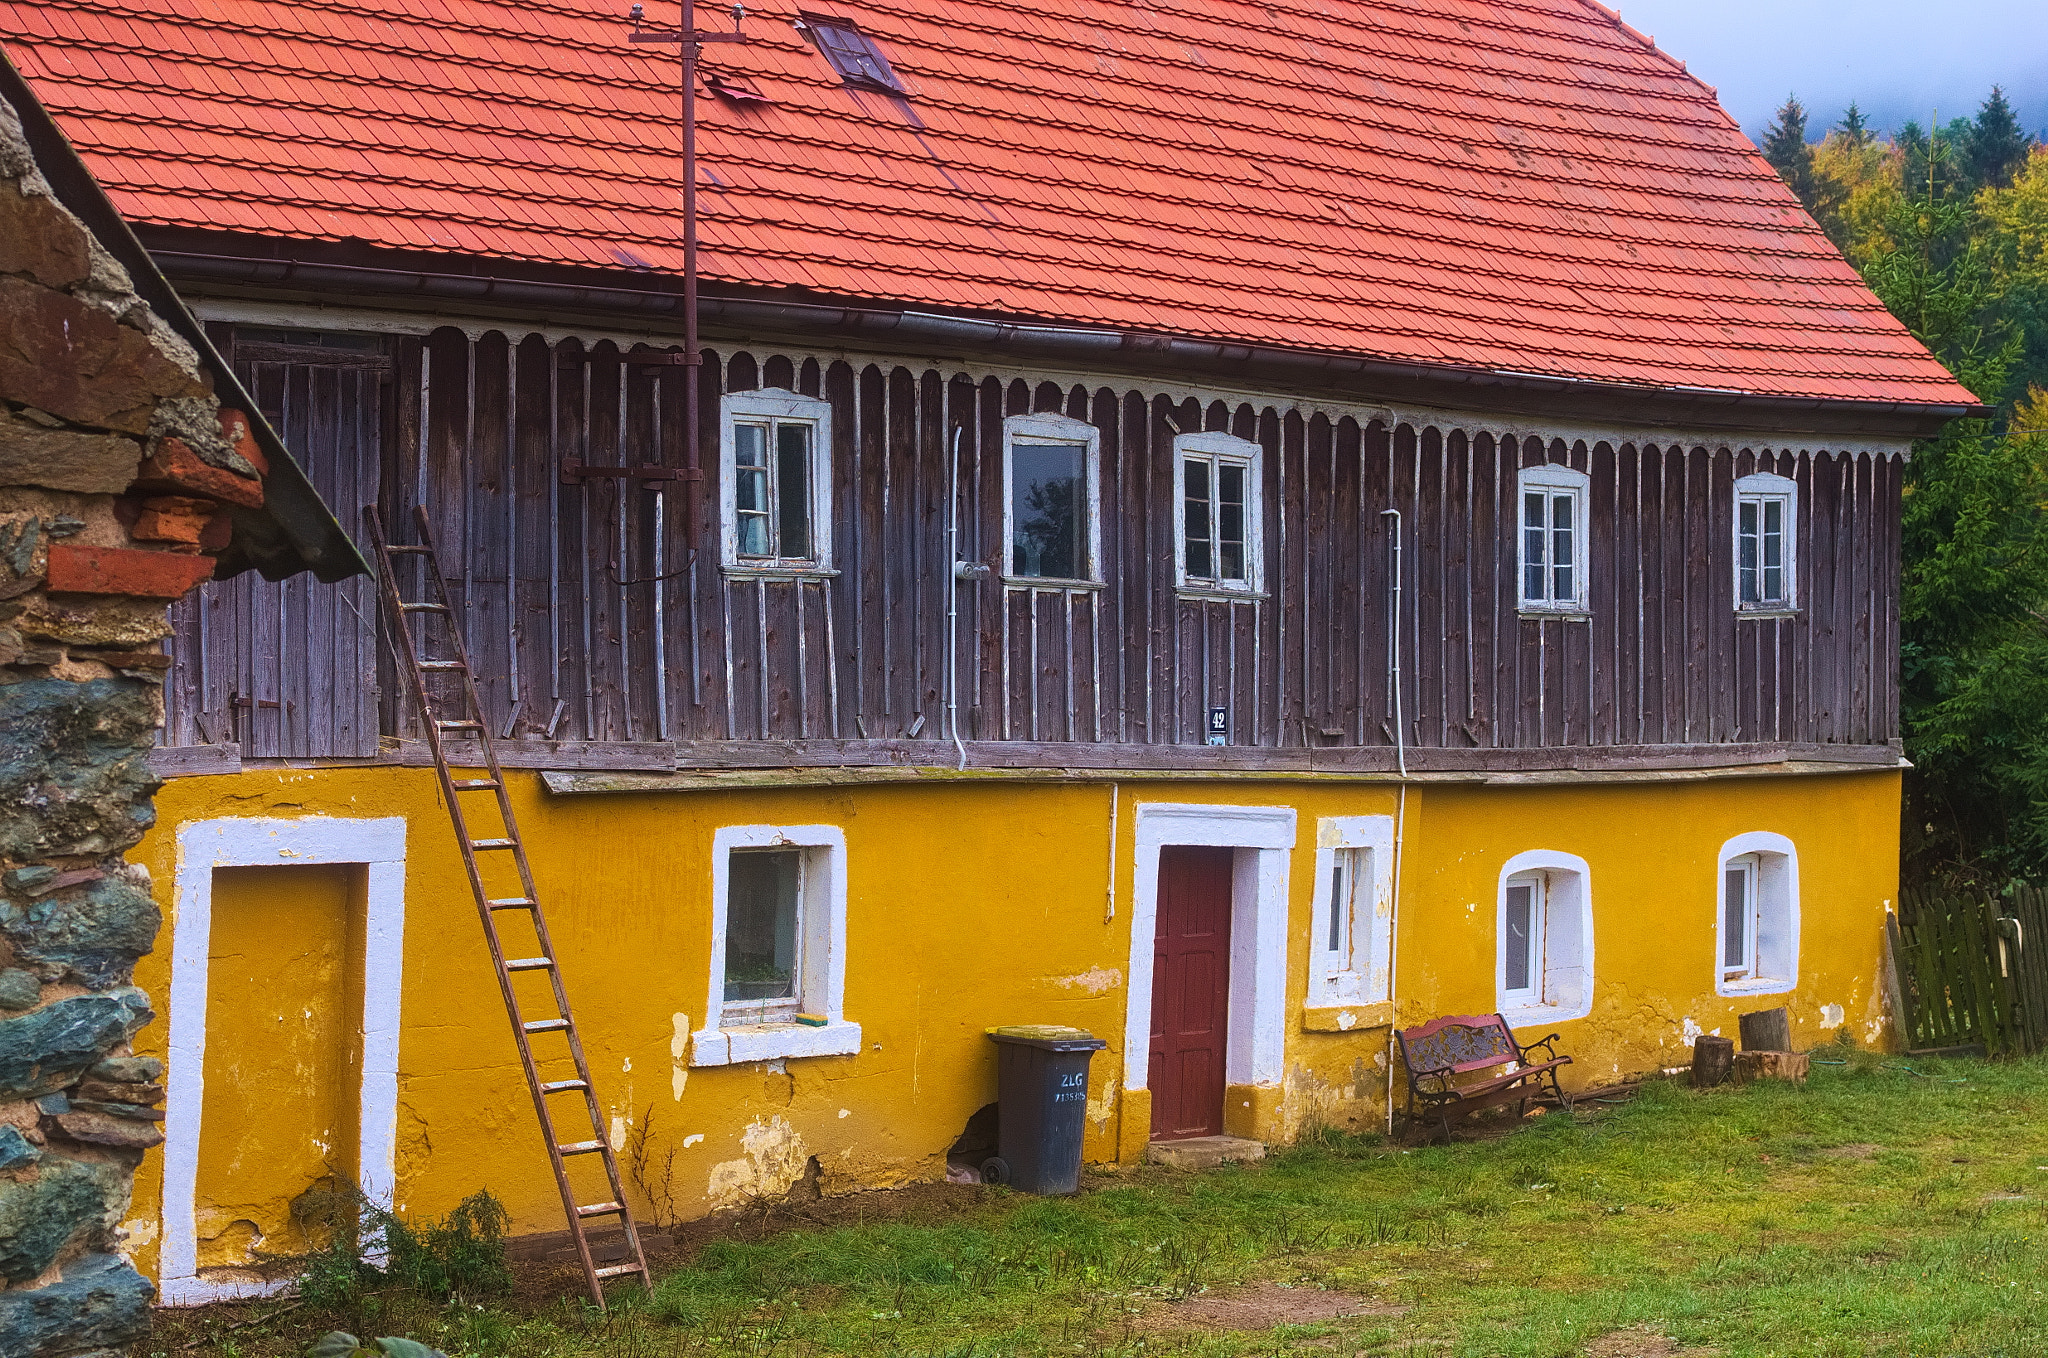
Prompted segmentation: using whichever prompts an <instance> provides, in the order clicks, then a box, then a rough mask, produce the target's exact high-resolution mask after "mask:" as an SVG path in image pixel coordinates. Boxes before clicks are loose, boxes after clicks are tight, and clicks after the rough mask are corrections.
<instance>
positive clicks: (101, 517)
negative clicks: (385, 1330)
mask: <svg viewBox="0 0 2048 1358" xmlns="http://www.w3.org/2000/svg"><path fill="white" fill-rule="evenodd" d="M264 471H265V468H264V466H263V465H262V457H261V454H260V453H258V451H257V449H256V445H255V442H254V440H253V439H252V438H251V437H250V435H249V430H248V425H247V421H246V420H245V419H244V418H243V417H242V416H241V415H239V414H237V413H235V412H232V411H226V412H224V411H222V410H221V409H220V407H219V405H218V403H217V402H216V401H215V399H214V397H213V394H212V391H211V383H210V381H209V379H208V378H207V377H206V375H205V368H204V367H203V365H202V364H201V362H200V360H199V356H198V355H197V354H196V353H195V352H194V351H193V350H192V348H191V346H190V345H188V344H187V343H186V342H185V341H184V340H183V339H181V338H180V337H179V336H178V335H177V334H176V333H175V332H173V331H172V330H171V329H170V328H169V327H168V326H166V325H165V324H164V322H163V321H162V319H161V318H160V317H158V316H157V315H156V314H155V313H154V312H153V311H152V310H151V309H150V308H149V307H148V306H147V305H146V304H145V303H144V302H143V301H142V300H141V299H139V298H138V297H137V296H136V295H135V293H134V290H133V288H132V286H131V282H130V279H129V276H128V274H127V272H126V271H125V270H124V269H123V268H122V266H121V265H120V263H119V262H118V261H117V260H116V259H115V258H114V257H113V256H112V255H111V254H110V253H109V252H108V251H107V250H106V249H105V248H104V247H103V246H102V245H101V244H100V242H99V241H97V240H95V239H94V237H93V236H92V234H91V232H89V231H88V230H87V229H86V228H85V227H84V226H83V225H82V224H81V223H80V222H79V220H78V219H77V218H76V217H75V216H73V215H72V214H71V213H70V212H69V211H67V210H66V209H65V208H64V207H63V206H62V205H61V204H60V203H59V202H58V201H57V199H56V198H55V197H54V196H53V195H52V193H51V191H50V188H49V185H48V183H47V182H46V181H45V179H44V178H43V176H42V174H41V173H40V172H39V170H38V169H37V167H36V165H35V163H34V159H33V157H32V155H31V153H30V151H29V149H28V144H27V142H26V141H25V139H24V138H23V136H22V129H21V125H20V123H19V122H18V121H17V120H16V118H15V115H14V111H13V109H12V107H11V106H10V105H8V104H7V103H6V102H5V101H4V100H0V1354H4V1355H6V1356H7V1358H71V1356H72V1355H91V1356H92V1358H113V1356H114V1355H115V1354H116V1353H118V1352H120V1351H121V1350H124V1349H125V1348H126V1346H127V1345H128V1344H130V1343H132V1342H133V1341H134V1340H136V1339H138V1338H140V1337H141V1336H142V1335H143V1334H145V1333H146V1332H147V1329H148V1306H149V1302H150V1298H151V1288H150V1285H149V1283H148V1282H147V1281H145V1280H144V1279H143V1278H142V1277H141V1276H140V1275H138V1274H137V1273H136V1272H135V1270H134V1269H133V1268H131V1267H129V1265H128V1264H127V1262H126V1261H125V1260H124V1259H123V1258H122V1257H121V1256H120V1253H119V1250H120V1244H121V1240H120V1223H121V1220H122V1218H123V1216H124V1215H125V1213H126V1210H127V1206H128V1195H129V1187H130V1184H131V1182H132V1180H133V1177H134V1173H135V1169H136V1166H137V1165H138V1164H139V1163H140V1162H141V1160H142V1156H143V1153H144V1152H145V1151H146V1150H147V1149H148V1148H149V1147H151V1146H154V1145H157V1144H158V1143H160V1142H161V1141H162V1140H163V1134H162V1132H161V1130H160V1129H159V1123H160V1121H161V1119H162V1114H161V1112H159V1111H158V1105H159V1104H160V1103H161V1101H162V1097H163V1086H162V1084H161V1083H160V1080H161V1077H162V1075H163V1068H162V1065H161V1063H159V1062H158V1061H156V1060H153V1059H149V1058H142V1057H137V1056H135V1055H133V1054H132V1051H131V1048H130V1046H129V1043H130V1039H131V1038H132V1037H133V1036H134V1034H135V1033H136V1031H137V1030H138V1029H140V1028H141V1027H142V1026H143V1025H144V1024H146V1023H148V1022H149V1021H150V1019H151V1018H152V1013H151V1010H150V1002H149V997H148V996H147V995H145V994H143V993H142V992H141V991H140V990H137V989H136V988H135V987H134V986H133V985H132V984H130V982H131V980H132V978H133V975H134V968H135V960H136V958H138V957H140V956H142V955H143V954H144V953H147V952H149V951H150V949H151V948H152V946H153V945H154V943H155V939H156V934H157V928H158V925H159V924H160V923H161V920H160V919H159V914H158V911H157V907H156V905H155V903H154V901H153V900H152V898H151V895H150V884H149V878H148V874H147V873H146V872H145V871H144V870H143V869H142V868H140V867H138V866H135V865H132V864H129V863H127V862H125V861H124V854H125V851H126V850H127V849H129V848H130V847H131V846H132V845H134V844H135V843H136V842H137V841H138V840H139V839H140V838H141V837H142V834H143V832H144V831H145V830H147V829H148V828H149V826H150V824H151V821H152V819H153V816H154V813H153V811H152V808H151V798H152V795H153V794H154V792H155V791H156V786H157V783H156V779H155V778H154V777H153V776H152V775H151V773H150V770H149V764H148V753H149V750H150V747H151V746H152V745H153V744H154V743H155V738H156V730H157V726H158V724H159V722H160V720H161V717H162V711H163V702H162V676H163V671H164V668H165V666H166V663H167V662H166V658H165V657H164V656H163V654H162V653H161V648H160V646H159V642H160V641H161V639H162V638H163V636H164V635H165V633H166V632H167V631H168V630H169V627H168V624H167V622H166V617H165V609H166V605H167V603H168V602H169V601H170V600H172V599H175V598H177V597H179V596H180V595H182V594H183V593H185V592H186V591H187V590H189V589H191V588H192V587H193V586H195V585H197V584H198V583H199V582H200V581H202V580H204V579H206V578H207V577H208V576H210V575H211V574H212V572H213V560H212V557H211V556H210V555H209V553H211V552H215V551H219V550H220V549H221V548H223V547H225V546H226V545H227V542H228V533H229V516H228V514H227V513H225V512H224V511H223V508H222V507H223V506H224V505H230V504H232V505H243V506H251V507H253V506H258V505H260V504H261V503H262V500H263V479H262V478H263V474H264Z"/></svg>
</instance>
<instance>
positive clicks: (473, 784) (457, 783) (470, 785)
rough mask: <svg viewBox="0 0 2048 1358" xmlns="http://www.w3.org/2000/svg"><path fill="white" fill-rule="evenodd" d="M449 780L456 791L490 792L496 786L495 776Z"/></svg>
mask: <svg viewBox="0 0 2048 1358" xmlns="http://www.w3.org/2000/svg"><path fill="white" fill-rule="evenodd" d="M450 781H451V784H452V786H453V787H454V788H455V790H456V791H457V792H490V791H493V790H494V789H496V788H497V786H498V780H497V779H495V778H456V779H452V780H450Z"/></svg>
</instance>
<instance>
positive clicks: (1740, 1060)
mask: <svg viewBox="0 0 2048 1358" xmlns="http://www.w3.org/2000/svg"><path fill="white" fill-rule="evenodd" d="M1807 1061H1808V1057H1807V1054H1806V1053H1805V1052H1757V1051H1743V1052H1737V1053H1736V1054H1735V1082H1736V1083H1737V1084H1745V1085H1746V1084H1748V1083H1750V1082H1751V1081H1752V1080H1790V1081H1791V1082H1792V1083H1793V1084H1796V1085H1803V1084H1805V1083H1806V1070H1807Z"/></svg>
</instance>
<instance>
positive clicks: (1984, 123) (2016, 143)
mask: <svg viewBox="0 0 2048 1358" xmlns="http://www.w3.org/2000/svg"><path fill="white" fill-rule="evenodd" d="M1962 149H1963V157H1962V159H1963V162H1964V165H1963V169H1964V173H1965V174H1966V175H1967V177H1968V179H1969V181H1970V187H1971V188H1972V189H2002V188H2004V187H2006V185H2008V184H2010V183H2012V177H2013V175H2014V174H2015V173H2017V172H2018V170H2019V168H2020V167H2021V166H2022V165H2025V164H2026V163H2027V153H2028V152H2029V151H2030V150H2031V149H2032V146H2031V144H2030V142H2029V139H2028V137H2027V134H2026V133H2024V132H2022V131H2020V120H2019V118H2018V117H2017V116H2015V115H2014V113H2013V111H2012V105H2011V104H2009V103H2007V102H2006V98H2005V91H2004V90H2002V89H2000V88H1999V87H1998V86H1996V85H1993V86H1992V87H1991V97H1990V98H1988V99H1986V100H1985V101H1984V103H1983V105H1982V106H1981V107H1980V108H1978V110H1977V118H1976V121H1975V122H1973V123H1971V124H1970V131H1969V137H1968V140H1967V141H1965V142H1964V143H1963V148H1962Z"/></svg>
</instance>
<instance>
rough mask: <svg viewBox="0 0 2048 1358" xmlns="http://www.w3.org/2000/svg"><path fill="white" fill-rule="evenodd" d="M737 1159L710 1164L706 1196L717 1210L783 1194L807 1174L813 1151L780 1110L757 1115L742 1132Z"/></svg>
mask: <svg viewBox="0 0 2048 1358" xmlns="http://www.w3.org/2000/svg"><path fill="white" fill-rule="evenodd" d="M740 1149H741V1150H742V1151H744V1152H746V1153H745V1154H744V1155H742V1156H741V1157H740V1158H739V1159H737V1160H721V1161H720V1162H719V1163H717V1164H715V1165H713V1166H712V1167H711V1178H710V1180H709V1182H708V1183H707V1184H706V1186H705V1192H704V1196H705V1199H706V1200H707V1201H708V1202H709V1203H710V1204H711V1206H712V1208H713V1209H714V1210H715V1209H717V1208H720V1207H733V1206H736V1205H738V1204H740V1203H742V1202H746V1201H749V1200H752V1199H758V1198H773V1197H780V1196H782V1195H783V1194H785V1193H787V1192H789V1190H790V1187H791V1185H793V1184H795V1183H796V1181H797V1180H798V1179H801V1178H803V1177H804V1165H805V1164H806V1163H807V1162H808V1161H809V1160H810V1152H809V1151H807V1150H806V1149H804V1139H803V1138H802V1137H801V1136H798V1135H797V1131H796V1128H794V1127H792V1126H790V1124H789V1121H788V1119H786V1118H784V1117H783V1116H782V1115H781V1114H780V1113H777V1114H776V1115H775V1116H773V1117H771V1118H769V1119H767V1120H766V1121H765V1122H764V1121H763V1120H761V1119H760V1118H755V1119H754V1120H753V1121H752V1122H750V1123H748V1124H747V1130H746V1131H744V1132H742V1133H741V1134H740Z"/></svg>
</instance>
